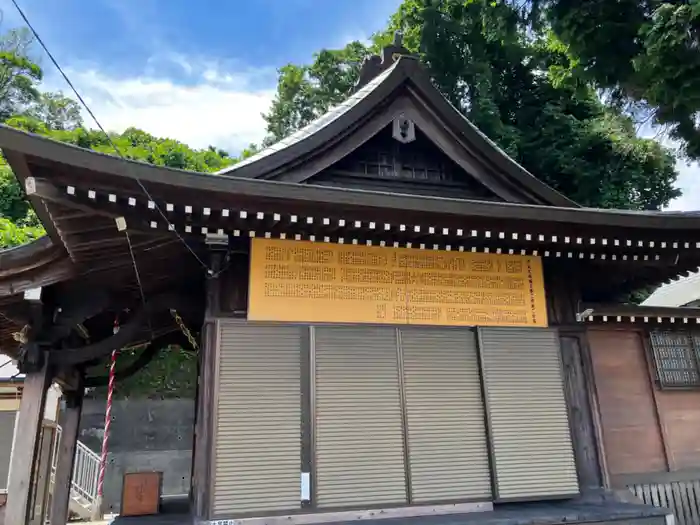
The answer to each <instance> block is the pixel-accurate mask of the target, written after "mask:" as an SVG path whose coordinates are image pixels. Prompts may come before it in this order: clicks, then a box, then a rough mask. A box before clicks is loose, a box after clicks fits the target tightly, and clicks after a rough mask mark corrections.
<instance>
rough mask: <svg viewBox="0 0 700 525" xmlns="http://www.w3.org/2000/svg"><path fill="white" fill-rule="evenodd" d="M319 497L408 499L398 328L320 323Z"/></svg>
mask: <svg viewBox="0 0 700 525" xmlns="http://www.w3.org/2000/svg"><path fill="white" fill-rule="evenodd" d="M313 340H314V345H315V348H314V356H313V360H314V361H315V367H316V368H315V371H316V374H315V393H314V395H315V429H314V433H315V439H316V502H317V505H318V506H319V507H324V508H328V507H351V506H355V505H377V504H385V503H389V504H401V503H405V502H406V475H405V468H404V446H403V425H402V417H401V401H400V389H399V367H398V355H397V354H398V352H397V347H396V329H395V328H388V327H387V328H385V327H350V326H347V327H346V326H321V327H316V328H315V329H314V334H313Z"/></svg>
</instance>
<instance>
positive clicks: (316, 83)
mask: <svg viewBox="0 0 700 525" xmlns="http://www.w3.org/2000/svg"><path fill="white" fill-rule="evenodd" d="M371 51H372V50H371V49H370V48H368V47H366V46H364V45H363V44H362V43H360V42H351V43H349V44H348V45H347V46H345V47H344V48H343V49H339V50H328V49H324V50H322V51H320V52H318V53H316V54H315V55H314V62H313V63H312V64H311V65H303V66H299V65H294V64H287V65H286V66H284V67H282V68H281V69H280V70H279V78H278V81H277V95H276V96H275V99H274V100H273V102H272V108H271V109H270V112H269V113H267V114H266V115H263V116H264V118H265V122H266V123H267V132H268V134H269V137H268V138H267V139H266V141H265V143H266V144H269V143H271V142H275V141H278V140H281V139H283V138H284V137H286V136H287V135H289V134H290V133H291V132H292V131H294V130H296V129H299V128H301V127H303V126H305V125H306V124H308V123H309V122H311V121H312V120H314V119H315V118H316V117H318V116H320V115H322V114H323V113H325V112H326V111H328V110H329V109H330V108H331V107H332V106H334V105H336V104H339V103H340V102H342V101H343V100H345V99H346V98H347V97H348V95H349V93H350V90H351V89H352V86H353V85H354V83H355V81H356V79H357V75H358V73H359V71H360V66H361V65H362V61H363V60H364V58H365V57H367V56H368V55H370V54H371Z"/></svg>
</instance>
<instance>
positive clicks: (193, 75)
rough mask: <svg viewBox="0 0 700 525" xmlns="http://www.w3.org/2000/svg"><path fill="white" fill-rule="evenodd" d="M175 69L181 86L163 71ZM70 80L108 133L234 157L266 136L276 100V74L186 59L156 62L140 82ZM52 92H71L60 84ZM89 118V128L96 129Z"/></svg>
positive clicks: (92, 71)
mask: <svg viewBox="0 0 700 525" xmlns="http://www.w3.org/2000/svg"><path fill="white" fill-rule="evenodd" d="M166 65H169V66H171V67H170V70H172V66H176V69H177V70H178V73H179V74H178V75H177V77H179V78H180V79H184V80H186V83H183V82H176V81H174V80H172V79H171V77H170V78H169V76H168V75H165V74H161V75H159V74H158V71H163V70H165V69H168V68H167V67H165V66H166ZM66 69H67V71H66V72H67V74H68V76H69V78H70V79H71V81H72V82H73V84H74V85H75V86H76V88H77V89H78V91H79V92H80V94H81V95H82V96H83V98H84V99H85V102H86V103H87V104H88V106H89V107H90V109H91V110H92V111H93V113H95V115H96V117H97V118H98V119H99V121H100V123H101V124H102V125H103V126H104V127H105V128H106V129H107V130H109V131H117V132H122V131H123V130H124V129H126V128H128V127H132V126H133V127H137V128H140V129H143V130H144V131H147V132H148V133H151V134H153V135H155V136H157V137H168V138H173V139H177V140H179V141H181V142H184V143H186V144H188V145H189V146H191V147H193V148H205V147H207V146H209V145H214V146H217V147H220V148H224V149H226V150H227V151H229V152H230V153H232V154H236V153H238V152H239V151H240V150H241V149H243V148H244V147H246V146H248V144H250V143H251V142H253V143H259V142H260V141H261V140H262V139H263V137H264V135H265V122H264V120H263V118H262V115H261V114H262V113H263V112H266V111H267V110H268V109H269V107H270V104H271V102H272V98H273V96H274V93H275V91H274V86H275V84H274V82H275V79H274V70H269V69H260V70H243V71H235V70H231V69H228V68H224V67H223V66H222V65H220V64H214V63H204V62H202V61H195V60H191V59H187V58H186V57H183V56H181V55H170V56H165V57H162V56H161V57H153V58H152V59H151V60H149V63H148V68H147V71H146V72H145V73H144V74H143V75H139V76H123V77H118V76H113V75H107V74H105V73H101V72H100V71H98V70H97V69H96V68H78V67H68V68H66ZM48 83H49V86H47V87H49V88H50V89H52V90H56V89H61V90H62V91H64V93H66V94H67V95H72V93H71V92H70V90H69V89H68V87H67V86H66V85H65V84H64V83H63V81H62V79H61V80H60V81H59V80H57V79H55V78H52V79H50V80H49V82H48ZM83 113H84V118H85V123H86V125H88V126H90V127H96V126H95V124H94V123H93V121H92V119H91V117H90V116H89V115H88V114H87V112H85V111H84V112H83Z"/></svg>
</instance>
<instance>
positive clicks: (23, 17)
mask: <svg viewBox="0 0 700 525" xmlns="http://www.w3.org/2000/svg"><path fill="white" fill-rule="evenodd" d="M12 4H13V5H14V6H15V9H17V12H18V13H19V16H20V17H22V20H24V23H25V24H27V27H28V28H29V30H30V31H31V32H32V35H34V38H36V40H37V42H39V45H40V46H41V47H42V49H43V50H44V52H45V53H46V55H47V56H48V57H49V60H51V62H52V63H53V65H54V66H55V67H56V69H57V70H58V72H59V73H60V74H61V76H62V77H63V79H64V80H65V81H66V83H67V84H68V86H69V87H70V88H71V90H72V91H73V93H74V94H75V96H76V97H77V99H78V101H79V102H80V103H81V104H82V105H83V107H84V108H85V110H86V111H87V112H88V114H89V115H90V117H91V118H92V120H93V121H94V122H95V124H96V125H97V127H98V128H99V129H100V131H101V132H102V133H103V134H104V135H105V137H106V138H107V140H108V141H109V143H110V145H111V146H112V148H114V151H115V152H116V153H117V155H118V156H119V157H120V158H121V159H122V160H123V161H124V163H125V164H126V166H127V169H131V165H130V163H129V161H128V160H127V159H126V157H124V155H123V154H122V152H121V150H120V149H119V147H118V146H117V145H116V144H115V142H114V141H113V140H112V137H111V136H110V135H109V133H107V131H106V130H105V128H104V127H103V126H102V124H101V123H100V121H99V120H98V118H97V116H95V113H93V111H92V109H90V106H88V104H87V103H86V102H85V100H84V99H83V97H82V96H81V95H80V93H79V92H78V90H77V89H76V87H75V85H73V82H71V80H70V78H69V77H68V75H67V74H66V73H65V71H63V68H62V67H61V66H60V64H59V63H58V61H57V60H56V58H54V56H53V53H51V51H49V48H48V47H47V45H46V44H45V43H44V40H43V39H42V38H41V36H40V35H39V33H38V31H37V30H36V29H35V28H34V26H33V25H32V23H31V22H30V21H29V18H27V15H26V14H25V13H24V11H23V10H22V8H21V7H20V6H19V4H18V3H17V0H12ZM131 175H132V176H133V178H134V180H135V181H136V183H137V184H138V185H139V187H140V188H141V191H143V193H144V195H146V197H147V198H148V200H149V201H151V202H153V204H154V207H155V209H156V210H157V211H158V213H159V214H160V216H161V217H162V218H163V220H164V221H165V222H166V223H167V225H168V230H171V231H172V232H173V233H174V234H175V236H176V237H177V238H178V239H179V240H180V242H181V243H182V244H183V245H184V246H185V247H186V248H187V250H188V251H189V252H190V253H191V254H192V255H193V256H194V258H195V259H196V260H197V262H198V263H199V264H200V265H201V266H202V268H204V269H205V270H206V271H207V274H208V275H209V276H213V275H214V272H213V271H212V269H211V268H209V266H207V264H206V263H205V262H204V261H203V260H202V259H201V258H200V257H199V255H197V252H195V251H194V249H193V248H192V247H191V246H190V245H189V244H188V243H187V241H186V240H185V239H184V238H183V237H182V235H180V233H179V232H178V231H177V230H176V229H175V228H174V227H173V225H172V223H171V222H170V220H169V219H168V217H167V215H166V214H165V213H164V212H163V210H162V209H161V207H160V206H159V205H158V203H157V202H156V200H155V199H154V198H153V197H151V194H150V192H149V191H148V189H147V188H146V186H144V184H143V182H141V179H140V178H139V177H138V176H136V174H135V173H133V172H132V173H131ZM127 242H128V244H129V251H130V253H131V258H132V262H133V263H134V267H136V260H135V258H134V252H133V250H132V247H131V241H130V240H129V239H128V236H127ZM137 280H138V281H139V287H140V286H141V279H140V277H139V276H138V271H137ZM141 295H142V297H144V295H143V289H142V290H141Z"/></svg>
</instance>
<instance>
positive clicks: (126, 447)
mask: <svg viewBox="0 0 700 525" xmlns="http://www.w3.org/2000/svg"><path fill="white" fill-rule="evenodd" d="M105 406H106V405H105V401H104V400H97V399H86V400H85V403H84V406H83V415H82V418H81V421H80V437H79V439H80V441H82V442H83V443H84V444H85V445H87V446H88V447H90V449H92V450H93V451H94V452H96V453H98V454H99V453H100V448H101V446H102V437H103V435H104V414H105ZM193 430H194V400H192V399H164V400H155V399H153V400H152V399H134V400H132V399H125V400H117V401H114V403H113V404H112V425H111V427H110V436H109V456H108V461H107V467H106V470H105V484H104V510H105V512H118V511H119V504H120V500H121V489H122V477H123V475H124V474H125V473H127V472H139V471H159V472H162V473H163V495H166V496H167V495H180V494H187V493H188V492H189V488H190V469H191V461H192V437H193Z"/></svg>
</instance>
